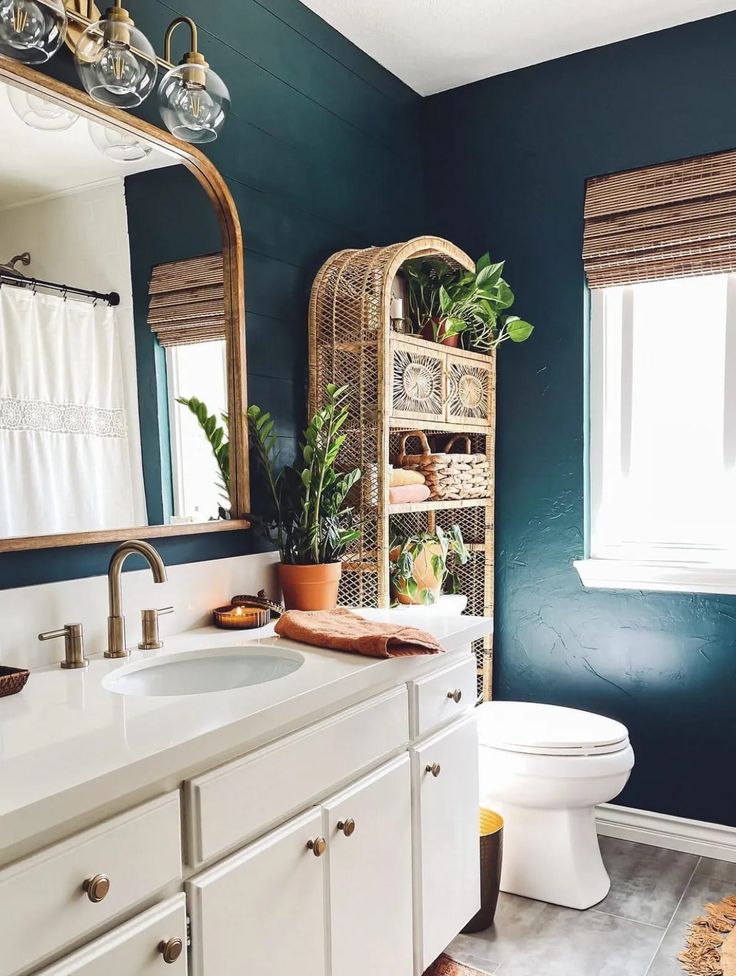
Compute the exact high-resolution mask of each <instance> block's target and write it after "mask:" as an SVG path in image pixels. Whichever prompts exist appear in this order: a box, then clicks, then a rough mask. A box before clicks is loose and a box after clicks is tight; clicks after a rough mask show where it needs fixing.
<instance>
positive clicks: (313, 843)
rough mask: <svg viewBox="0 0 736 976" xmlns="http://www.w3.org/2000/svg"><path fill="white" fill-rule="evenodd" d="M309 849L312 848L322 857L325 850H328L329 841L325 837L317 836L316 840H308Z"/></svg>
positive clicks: (313, 851)
mask: <svg viewBox="0 0 736 976" xmlns="http://www.w3.org/2000/svg"><path fill="white" fill-rule="evenodd" d="M307 849H308V850H310V851H311V852H312V854H314V856H315V857H322V855H323V854H324V852H325V851H326V850H327V841H326V840H325V839H324V837H316V838H315V839H314V840H308V841H307Z"/></svg>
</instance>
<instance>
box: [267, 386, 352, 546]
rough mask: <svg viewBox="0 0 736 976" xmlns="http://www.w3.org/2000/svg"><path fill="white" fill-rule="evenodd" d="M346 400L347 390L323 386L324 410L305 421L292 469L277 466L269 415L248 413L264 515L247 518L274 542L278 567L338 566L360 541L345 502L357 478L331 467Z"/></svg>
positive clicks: (340, 438)
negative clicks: (262, 483)
mask: <svg viewBox="0 0 736 976" xmlns="http://www.w3.org/2000/svg"><path fill="white" fill-rule="evenodd" d="M347 397H348V387H347V386H336V385H335V384H332V383H330V384H329V385H328V386H327V389H326V397H325V402H324V405H323V406H322V407H321V408H320V409H319V410H318V411H317V412H316V413H315V415H314V416H313V417H312V418H311V420H310V421H309V424H308V425H307V428H306V430H305V431H304V440H303V443H302V444H301V446H300V449H299V460H298V461H297V462H296V463H295V464H294V465H284V466H281V464H280V455H279V450H278V446H277V445H278V435H277V433H276V429H275V426H274V421H273V419H272V417H271V415H270V414H269V413H268V412H266V411H263V410H261V408H260V407H258V406H256V405H253V406H251V407H250V408H249V409H248V421H249V426H250V433H251V444H252V447H253V450H254V453H255V457H256V459H257V461H258V464H259V466H260V469H261V471H262V472H263V475H264V477H265V482H266V506H265V509H264V512H263V513H262V514H260V515H259V516H252V515H251V516H249V518H251V519H252V520H253V521H254V522H256V523H257V524H258V525H260V527H261V528H262V529H263V530H264V531H265V533H266V535H267V536H268V538H269V539H271V540H272V541H273V542H274V544H275V545H276V547H277V549H278V550H279V554H280V556H281V561H282V563H286V564H292V565H314V564H322V563H335V562H339V561H340V560H341V559H342V557H343V556H344V554H345V552H346V551H347V550H348V549H349V547H350V546H351V545H352V544H353V543H354V542H355V541H357V539H359V538H360V528H359V526H358V524H357V518H356V515H355V511H354V508H353V507H352V506H351V505H349V504H348V503H347V497H348V494H349V492H350V490H351V489H352V488H353V487H354V486H355V484H357V482H358V480H359V478H360V475H361V472H360V469H359V468H354V469H353V470H350V471H339V470H338V468H337V466H336V465H337V459H338V455H339V453H340V449H341V448H342V446H343V444H344V443H345V435H344V434H342V433H340V431H341V429H342V427H343V426H344V425H345V422H346V421H347V418H348V408H347Z"/></svg>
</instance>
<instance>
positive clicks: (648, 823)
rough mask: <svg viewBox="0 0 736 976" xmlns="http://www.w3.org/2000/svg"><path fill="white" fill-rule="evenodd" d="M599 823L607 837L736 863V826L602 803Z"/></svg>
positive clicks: (597, 822) (597, 819) (604, 835)
mask: <svg viewBox="0 0 736 976" xmlns="http://www.w3.org/2000/svg"><path fill="white" fill-rule="evenodd" d="M596 826H597V828H598V833H599V834H600V835H602V836H603V837H618V838H619V839H621V840H631V841H634V842H635V843H637V844H650V845H651V846H652V847H666V848H668V849H669V850H671V851H684V852H686V853H688V854H700V855H701V856H703V857H717V858H720V860H722V861H733V862H736V827H727V826H726V825H725V824H711V823H705V822H704V821H702V820H686V819H685V818H684V817H670V816H667V815H666V814H663V813H648V812H647V811H646V810H636V809H634V808H633V807H620V806H616V805H615V804H613V803H602V804H601V805H600V806H599V807H597V809H596Z"/></svg>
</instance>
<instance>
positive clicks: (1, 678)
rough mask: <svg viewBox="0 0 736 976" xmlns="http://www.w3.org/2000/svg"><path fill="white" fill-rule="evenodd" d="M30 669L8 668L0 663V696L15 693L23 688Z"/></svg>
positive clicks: (3, 696)
mask: <svg viewBox="0 0 736 976" xmlns="http://www.w3.org/2000/svg"><path fill="white" fill-rule="evenodd" d="M29 674H30V671H28V670H27V669H26V668H9V667H7V666H5V665H0V698H5V697H6V695H17V694H18V692H19V691H21V689H22V688H23V685H25V683H26V681H28V675H29Z"/></svg>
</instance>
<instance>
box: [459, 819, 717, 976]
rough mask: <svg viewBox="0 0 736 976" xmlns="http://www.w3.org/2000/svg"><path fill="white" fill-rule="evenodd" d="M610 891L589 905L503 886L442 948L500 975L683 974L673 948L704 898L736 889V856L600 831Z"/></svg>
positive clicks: (680, 941)
mask: <svg viewBox="0 0 736 976" xmlns="http://www.w3.org/2000/svg"><path fill="white" fill-rule="evenodd" d="M601 851H602V852H603V859H604V861H605V862H606V867H607V868H608V872H609V874H610V875H611V891H610V893H609V895H608V896H607V898H605V899H604V901H602V902H601V903H600V904H599V905H596V906H595V907H594V908H591V909H589V910H588V911H587V912H577V911H573V910H572V909H569V908H559V907H557V906H556V905H547V904H545V903H544V902H539V901H530V900H529V899H527V898H518V897H517V896H516V895H505V894H502V895H501V898H500V901H499V905H498V910H497V912H496V920H495V923H494V925H493V926H491V928H490V929H487V930H486V931H485V932H478V933H477V935H459V936H458V937H457V939H455V941H454V942H453V943H452V945H451V946H450V947H449V948H448V954H449V955H450V956H452V958H453V959H456V960H457V961H458V962H462V963H465V964H466V965H468V966H474V967H475V968H477V969H480V970H481V971H482V972H485V973H499V974H500V976H682V968H681V966H680V964H679V963H678V961H677V953H678V952H680V950H681V949H682V948H683V946H684V945H685V937H686V932H687V926H688V923H689V922H690V921H691V920H692V919H693V918H694V917H695V916H696V915H698V914H699V913H700V912H701V911H702V909H703V906H704V905H705V904H706V903H707V902H709V901H718V900H719V899H721V898H723V897H724V896H725V895H731V894H736V864H731V863H729V862H727V861H716V860H713V859H712V858H707V857H698V856H697V855H694V854H681V853H678V852H677V851H667V850H664V849H663V848H660V847H649V846H646V845H644V844H632V843H630V842H628V841H622V840H614V839H612V838H609V837H601Z"/></svg>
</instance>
